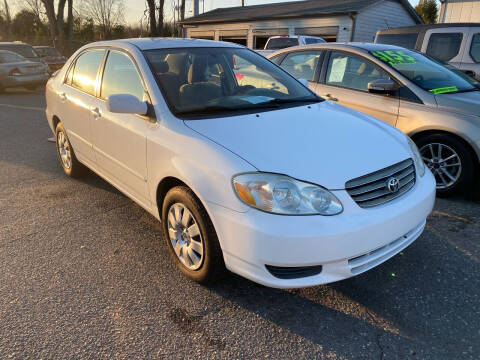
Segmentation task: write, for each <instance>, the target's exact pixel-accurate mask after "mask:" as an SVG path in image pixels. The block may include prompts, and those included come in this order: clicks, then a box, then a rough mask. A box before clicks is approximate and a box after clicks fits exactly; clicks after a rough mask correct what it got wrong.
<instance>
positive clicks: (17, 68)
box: [0, 50, 50, 92]
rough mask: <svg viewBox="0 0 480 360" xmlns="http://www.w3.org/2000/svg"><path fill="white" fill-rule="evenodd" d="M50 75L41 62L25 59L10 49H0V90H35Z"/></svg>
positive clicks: (44, 82)
mask: <svg viewBox="0 0 480 360" xmlns="http://www.w3.org/2000/svg"><path fill="white" fill-rule="evenodd" d="M49 77H50V75H49V74H48V72H47V71H46V68H45V66H44V65H43V64H41V63H38V62H33V61H30V60H27V59H25V58H24V57H23V56H21V55H18V54H16V53H14V52H12V51H8V50H0V92H1V91H3V90H4V89H6V88H14V87H25V88H27V89H29V90H35V89H36V88H37V87H38V86H39V85H44V84H46V82H47V80H48V78H49Z"/></svg>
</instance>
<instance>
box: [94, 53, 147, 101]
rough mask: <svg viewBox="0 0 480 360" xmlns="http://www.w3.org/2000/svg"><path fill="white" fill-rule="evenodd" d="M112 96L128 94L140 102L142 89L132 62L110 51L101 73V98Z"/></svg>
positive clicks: (120, 54) (123, 55)
mask: <svg viewBox="0 0 480 360" xmlns="http://www.w3.org/2000/svg"><path fill="white" fill-rule="evenodd" d="M114 94H130V95H133V96H136V97H137V98H138V100H140V101H142V100H143V94H144V89H143V85H142V81H141V80H140V75H139V74H138V72H137V68H136V67H135V65H134V64H133V63H132V60H130V58H129V57H128V56H127V55H125V54H122V53H120V52H116V51H110V53H109V54H108V57H107V62H106V64H105V70H104V71H103V80H102V90H101V98H102V99H106V98H107V97H109V96H110V95H114Z"/></svg>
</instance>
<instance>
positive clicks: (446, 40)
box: [421, 27, 469, 68]
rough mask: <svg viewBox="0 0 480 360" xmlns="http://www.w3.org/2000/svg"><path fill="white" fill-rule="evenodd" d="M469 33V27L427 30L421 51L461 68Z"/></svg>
mask: <svg viewBox="0 0 480 360" xmlns="http://www.w3.org/2000/svg"><path fill="white" fill-rule="evenodd" d="M468 33H469V28H468V27H454V28H443V29H441V28H440V29H430V30H427V31H426V32H425V37H424V39H423V44H422V49H421V51H422V52H423V53H425V54H427V55H428V56H431V57H433V58H434V59H437V60H440V61H443V62H445V63H449V64H451V65H453V66H455V67H456V68H460V65H461V63H462V57H463V54H464V52H465V48H466V46H465V40H466V38H467V36H468Z"/></svg>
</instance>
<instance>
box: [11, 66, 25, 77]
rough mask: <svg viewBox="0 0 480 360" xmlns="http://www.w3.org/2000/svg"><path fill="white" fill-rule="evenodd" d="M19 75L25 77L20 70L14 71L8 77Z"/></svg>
mask: <svg viewBox="0 0 480 360" xmlns="http://www.w3.org/2000/svg"><path fill="white" fill-rule="evenodd" d="M17 75H23V74H22V72H21V71H20V69H19V68H15V69H12V70H10V72H9V73H8V76H17Z"/></svg>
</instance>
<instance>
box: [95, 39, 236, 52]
mask: <svg viewBox="0 0 480 360" xmlns="http://www.w3.org/2000/svg"><path fill="white" fill-rule="evenodd" d="M129 45H130V46H131V45H134V46H136V47H138V48H139V49H140V50H153V49H171V48H189V47H231V48H243V47H244V46H242V45H238V44H233V43H229V42H223V41H213V40H203V39H183V38H131V39H121V40H110V41H99V42H94V43H91V44H89V45H88V47H90V46H119V47H124V46H129Z"/></svg>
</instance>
